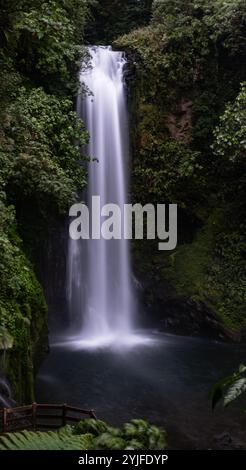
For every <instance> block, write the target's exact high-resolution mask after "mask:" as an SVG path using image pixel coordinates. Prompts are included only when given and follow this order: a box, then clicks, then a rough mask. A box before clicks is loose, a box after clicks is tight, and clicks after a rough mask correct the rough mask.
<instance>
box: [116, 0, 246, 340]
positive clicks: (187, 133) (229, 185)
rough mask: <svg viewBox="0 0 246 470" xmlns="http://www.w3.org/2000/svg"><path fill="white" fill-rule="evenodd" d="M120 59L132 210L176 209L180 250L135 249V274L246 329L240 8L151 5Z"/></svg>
mask: <svg viewBox="0 0 246 470" xmlns="http://www.w3.org/2000/svg"><path fill="white" fill-rule="evenodd" d="M116 45H117V47H121V48H124V49H126V50H127V51H128V55H129V58H130V62H131V63H132V66H131V68H130V69H129V71H128V80H129V85H130V89H131V95H130V104H131V116H132V125H131V128H132V141H133V155H134V164H133V180H132V183H133V197H134V200H135V202H136V201H137V200H139V199H140V201H139V202H155V203H156V202H166V203H167V202H172V203H178V205H179V210H180V214H179V220H180V227H179V247H178V249H177V250H176V251H175V252H174V253H171V254H169V255H160V254H159V256H158V259H157V254H156V253H154V252H153V251H152V252H150V248H149V247H148V248H146V246H145V245H144V249H145V250H148V260H147V258H146V257H144V255H143V251H142V248H141V247H136V256H137V259H136V264H137V265H138V266H139V265H141V263H142V264H143V262H144V263H145V264H144V266H143V269H142V270H143V272H146V270H147V271H149V272H150V273H151V277H152V278H153V277H154V278H155V279H156V283H157V285H158V291H160V289H163V290H164V287H163V286H164V283H165V281H166V280H167V279H168V280H169V283H170V284H171V286H172V288H175V291H176V294H178V295H180V296H182V297H186V298H189V299H192V300H194V301H195V302H200V303H202V304H205V305H206V306H207V307H209V308H210V309H211V310H212V311H213V312H215V314H216V317H217V319H218V320H219V321H220V322H221V321H222V323H224V325H225V327H226V329H228V330H230V331H232V330H235V331H241V333H243V332H244V327H245V322H246V320H245V313H244V302H245V270H244V263H243V253H244V251H245V243H244V233H245V219H244V212H245V204H244V203H245V189H244V188H245V145H246V144H245V142H246V127H245V116H246V115H245V85H244V84H243V82H245V78H246V66H245V60H244V57H245V53H246V4H245V0H234V1H224V0H223V1H222V0H215V1H213V2H212V1H210V0H189V1H186V2H183V1H179V0H155V1H154V2H153V12H152V20H151V22H150V25H148V26H146V27H144V28H141V29H137V30H135V31H133V32H131V33H130V34H128V35H125V36H123V37H121V38H120V39H117V40H116Z"/></svg>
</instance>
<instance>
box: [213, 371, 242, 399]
mask: <svg viewBox="0 0 246 470" xmlns="http://www.w3.org/2000/svg"><path fill="white" fill-rule="evenodd" d="M245 372H246V366H245V365H243V364H241V365H240V366H239V369H238V371H237V372H235V373H234V374H233V375H231V376H229V377H225V378H223V379H221V380H219V382H217V383H216V384H215V385H214V386H213V388H212V390H211V392H210V398H211V400H212V407H213V408H215V406H216V405H217V403H218V402H220V401H222V402H223V405H224V406H225V407H227V406H229V405H230V404H231V403H232V402H233V401H235V400H237V399H238V398H239V397H241V395H245V392H246V377H245Z"/></svg>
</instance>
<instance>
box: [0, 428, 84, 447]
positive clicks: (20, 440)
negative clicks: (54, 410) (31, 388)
mask: <svg viewBox="0 0 246 470" xmlns="http://www.w3.org/2000/svg"><path fill="white" fill-rule="evenodd" d="M92 439H93V436H91V435H90V434H84V435H76V436H75V435H74V434H73V432H72V429H71V428H70V427H69V426H68V427H65V428H63V429H62V430H61V431H59V432H52V431H49V432H32V431H23V432H18V433H9V434H6V435H4V436H1V437H0V450H88V449H89V448H90V446H91V441H92Z"/></svg>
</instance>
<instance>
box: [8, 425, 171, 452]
mask: <svg viewBox="0 0 246 470" xmlns="http://www.w3.org/2000/svg"><path fill="white" fill-rule="evenodd" d="M165 447H166V433H165V431H163V430H162V429H159V428H157V427H156V426H152V425H150V424H148V423H147V422H146V421H143V420H137V419H135V420H132V421H131V422H130V423H127V424H125V425H124V426H123V427H122V428H113V427H111V426H108V425H107V424H106V423H104V422H103V421H96V420H94V419H86V420H84V421H81V422H80V423H78V424H77V425H76V426H75V427H71V426H66V427H64V428H62V429H60V430H59V431H57V432H53V431H50V432H29V431H23V432H18V433H12V434H11V433H9V434H5V435H3V436H0V450H163V449H165Z"/></svg>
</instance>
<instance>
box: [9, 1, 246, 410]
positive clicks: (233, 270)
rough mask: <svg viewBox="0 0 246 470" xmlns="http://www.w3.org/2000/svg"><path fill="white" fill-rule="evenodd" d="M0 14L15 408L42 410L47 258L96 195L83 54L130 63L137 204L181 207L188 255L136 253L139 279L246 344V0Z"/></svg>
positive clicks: (45, 7)
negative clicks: (81, 114)
mask: <svg viewBox="0 0 246 470" xmlns="http://www.w3.org/2000/svg"><path fill="white" fill-rule="evenodd" d="M0 11H1V15H0V26H1V31H0V66H1V67H0V211H1V218H0V268H1V269H0V361H1V363H2V364H1V365H2V366H4V367H5V372H6V374H7V376H8V378H9V380H10V382H11V385H12V387H13V392H14V395H15V398H16V399H17V400H18V401H19V402H27V401H31V400H32V399H33V370H34V362H35V364H37V365H38V363H39V362H40V360H41V358H42V356H43V354H44V353H45V350H46V349H47V325H46V314H47V307H46V303H45V299H44V294H43V290H42V287H41V285H40V281H39V265H38V261H37V259H38V258H40V257H42V253H41V254H40V247H41V246H42V247H43V246H45V243H46V242H47V240H48V237H49V236H50V235H51V234H52V232H53V231H54V229H55V228H56V227H57V225H58V224H59V222H60V220H63V218H64V215H65V214H66V212H67V208H68V207H69V205H70V204H71V202H72V201H74V200H75V198H76V193H77V191H78V189H79V190H82V189H83V188H84V187H85V185H86V172H85V169H84V165H83V160H84V159H86V158H87V157H86V156H83V155H82V153H83V152H82V149H83V146H84V145H85V144H86V143H87V142H88V138H89V136H88V133H87V131H86V129H85V128H84V125H83V122H82V121H80V120H78V119H77V117H76V113H75V112H74V103H75V98H76V95H77V93H78V91H79V84H78V71H79V68H80V67H81V64H82V67H84V68H86V67H88V63H89V57H88V53H87V51H86V47H85V46H86V44H90V43H96V44H98V43H110V42H111V41H114V45H115V47H117V48H121V49H124V50H125V51H126V53H127V54H128V57H129V66H128V70H127V74H126V76H127V81H128V85H129V107H130V118H131V137H132V139H131V141H132V157H133V164H132V200H133V201H134V202H141V203H146V202H153V203H161V202H165V203H169V202H171V203H177V204H178V206H179V220H180V227H179V246H178V248H177V250H175V252H174V253H167V254H164V253H158V252H156V244H153V245H152V244H151V243H149V244H148V246H147V249H146V245H145V244H144V243H141V242H140V243H136V244H135V246H134V250H135V258H136V264H137V266H136V271H137V273H139V272H140V273H144V276H145V277H148V276H149V278H150V279H153V280H155V287H153V291H152V292H151V297H152V299H154V298H155V297H157V296H156V292H157V291H158V292H164V291H165V295H166V294H168V295H170V296H171V297H172V298H174V299H177V298H178V299H179V298H180V299H181V302H183V300H185V299H187V300H194V301H195V302H197V303H199V304H200V305H201V306H203V305H205V307H206V308H209V309H210V310H211V311H212V312H213V313H214V315H215V317H216V319H217V321H219V322H220V323H221V324H222V325H223V327H224V329H225V330H227V331H229V332H236V336H237V337H239V336H241V338H243V337H245V331H246V319H245V312H244V302H245V291H246V289H245V270H244V263H243V253H244V251H245V242H244V233H245V219H244V210H245V207H244V202H245V200H246V198H245V189H244V188H245V179H244V178H245V176H244V175H245V149H246V111H245V110H246V106H245V105H246V85H245V80H246V64H245V60H244V59H245V52H246V39H245V38H246V8H245V0H233V1H231V0H230V1H229V0H214V1H211V0H188V1H185V2H184V1H183V0H182V1H181V0H155V1H153V2H152V0H139V1H135V0H127V1H122V0H105V1H104V0H103V1H102V0H45V1H44V0H18V1H17V0H8V1H7V2H6V1H4V0H0ZM80 92H81V93H85V92H86V91H85V90H83V89H82V90H81V91H80ZM167 284H168V286H169V287H170V289H169V290H168V289H167ZM4 352H5V353H6V354H4ZM34 358H35V361H34V360H33V359H34Z"/></svg>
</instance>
